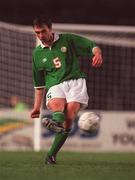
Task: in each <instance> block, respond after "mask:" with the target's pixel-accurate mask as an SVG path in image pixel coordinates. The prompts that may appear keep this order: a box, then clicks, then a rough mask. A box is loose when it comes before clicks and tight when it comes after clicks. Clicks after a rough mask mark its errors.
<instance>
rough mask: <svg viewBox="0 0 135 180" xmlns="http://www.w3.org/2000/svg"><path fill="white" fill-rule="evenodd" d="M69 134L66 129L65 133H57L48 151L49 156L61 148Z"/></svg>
mask: <svg viewBox="0 0 135 180" xmlns="http://www.w3.org/2000/svg"><path fill="white" fill-rule="evenodd" d="M68 135H69V131H65V132H64V133H56V135H55V138H54V141H53V144H52V146H51V148H50V150H49V151H48V156H55V155H56V154H57V152H58V151H59V150H60V148H61V147H62V145H63V144H64V142H65V141H66V139H67V137H68Z"/></svg>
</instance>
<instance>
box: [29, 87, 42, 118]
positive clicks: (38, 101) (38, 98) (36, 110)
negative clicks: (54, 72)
mask: <svg viewBox="0 0 135 180" xmlns="http://www.w3.org/2000/svg"><path fill="white" fill-rule="evenodd" d="M44 93H45V89H44V88H36V89H35V100H34V107H33V109H32V111H31V118H38V117H39V115H40V109H41V105H42V101H43V97H44Z"/></svg>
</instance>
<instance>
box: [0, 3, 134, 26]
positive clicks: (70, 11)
mask: <svg viewBox="0 0 135 180" xmlns="http://www.w3.org/2000/svg"><path fill="white" fill-rule="evenodd" d="M134 7H135V1H134V0H83V1H78V0H68V1H63V0H57V1H55V0H40V1H35V0H23V1H20V0H1V3H0V21H7V22H12V23H17V24H27V25H28V24H29V25H30V24H32V19H33V17H34V16H35V15H37V14H43V13H49V14H50V16H51V18H52V19H53V21H54V22H56V23H81V24H106V25H135V21H134V19H135V13H134Z"/></svg>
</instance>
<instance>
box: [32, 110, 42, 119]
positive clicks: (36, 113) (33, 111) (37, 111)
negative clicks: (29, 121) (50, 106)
mask: <svg viewBox="0 0 135 180" xmlns="http://www.w3.org/2000/svg"><path fill="white" fill-rule="evenodd" d="M39 115H40V110H35V109H33V110H32V111H31V114H30V116H31V118H39Z"/></svg>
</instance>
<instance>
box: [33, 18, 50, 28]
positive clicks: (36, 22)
mask: <svg viewBox="0 0 135 180" xmlns="http://www.w3.org/2000/svg"><path fill="white" fill-rule="evenodd" d="M44 25H46V26H47V27H48V28H49V29H51V28H52V22H51V19H50V18H49V17H48V15H39V16H37V17H35V19H34V20H33V27H35V26H38V27H42V26H44Z"/></svg>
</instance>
